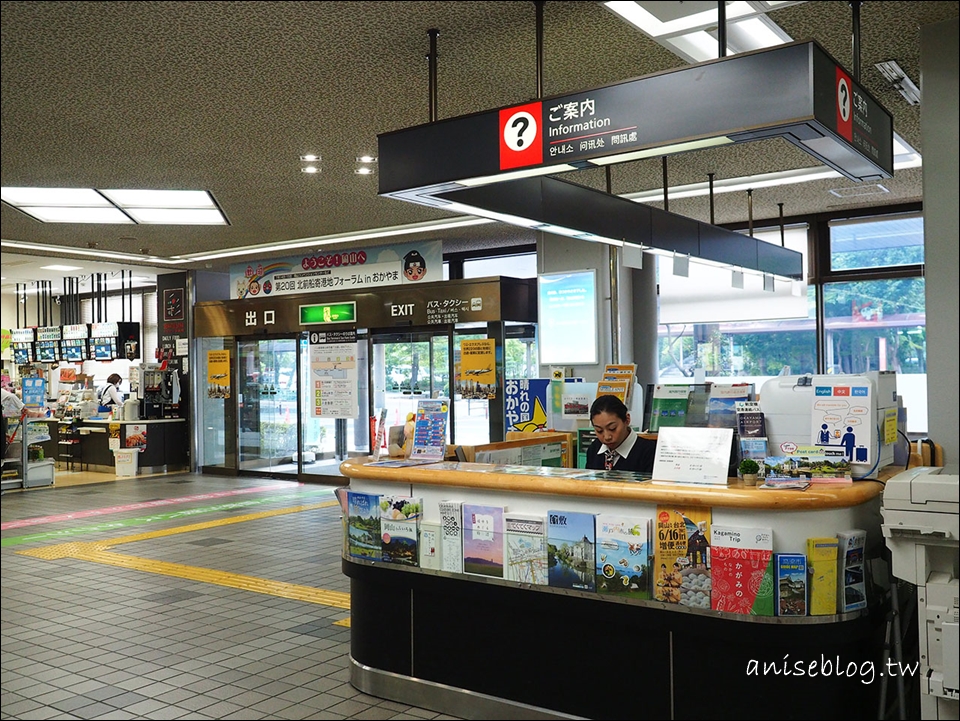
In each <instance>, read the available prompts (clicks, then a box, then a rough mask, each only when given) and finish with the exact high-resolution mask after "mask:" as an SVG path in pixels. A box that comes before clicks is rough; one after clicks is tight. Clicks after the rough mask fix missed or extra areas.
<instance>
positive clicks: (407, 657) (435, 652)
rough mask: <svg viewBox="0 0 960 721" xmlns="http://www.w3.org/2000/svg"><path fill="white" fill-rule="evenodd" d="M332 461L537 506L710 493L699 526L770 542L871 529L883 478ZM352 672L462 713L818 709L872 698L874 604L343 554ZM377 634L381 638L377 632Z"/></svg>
mask: <svg viewBox="0 0 960 721" xmlns="http://www.w3.org/2000/svg"><path fill="white" fill-rule="evenodd" d="M367 460H369V459H361V458H357V459H351V460H348V461H345V462H344V463H343V464H341V467H340V468H341V472H342V473H343V475H344V476H346V477H348V478H349V479H350V490H351V491H353V492H359V493H370V494H379V495H410V496H415V497H420V498H422V499H423V500H422V503H423V519H424V520H425V521H433V520H435V519H436V518H437V517H438V513H439V511H438V506H439V503H440V502H441V501H450V500H453V501H460V502H463V503H475V504H487V505H492V506H504V507H505V508H506V509H507V510H509V511H510V512H518V513H531V514H538V515H545V514H546V512H547V511H548V510H551V509H553V510H557V509H565V510H568V511H580V512H586V513H592V514H600V513H610V514H619V515H626V516H629V515H639V516H647V517H652V516H653V515H654V514H655V513H656V512H657V509H658V508H661V509H662V508H664V507H671V508H683V507H690V506H696V507H700V508H709V509H710V512H711V516H712V523H713V524H714V525H726V526H740V527H754V528H757V527H768V528H769V527H772V528H773V529H774V552H776V553H795V552H800V553H803V551H804V549H805V546H806V539H807V538H810V537H813V536H835V535H836V534H837V533H838V532H840V531H845V530H848V529H852V528H862V529H865V530H867V532H868V541H867V555H868V556H869V555H871V551H872V550H873V549H878V548H879V547H880V545H881V544H882V535H881V533H880V522H881V519H880V512H879V511H880V502H881V495H882V490H883V485H882V481H883V480H885V479H886V478H887V477H891V476H892V475H895V473H896V472H897V471H898V470H900V469H890V468H888V469H885V470H884V471H883V472H882V473H881V474H880V475H881V478H880V481H881V482H876V481H860V482H856V483H853V484H850V485H845V486H835V485H831V486H823V487H811V488H809V489H807V490H806V491H794V490H782V491H781V490H761V489H758V488H756V487H746V486H743V485H742V484H740V483H739V482H738V481H737V480H736V479H731V482H730V484H729V485H727V486H711V487H707V486H694V485H689V484H671V483H661V482H657V481H645V482H629V481H627V482H624V481H614V480H609V481H608V480H578V479H571V478H565V477H562V476H552V475H551V474H550V473H549V472H546V473H545V472H543V469H539V468H533V467H531V469H530V473H529V474H524V473H522V472H516V469H513V471H514V472H509V473H507V472H501V471H500V470H498V467H497V466H493V465H489V464H475V463H438V464H433V465H425V466H417V467H400V468H386V467H371V466H365V465H364V463H365V462H366V461H367ZM342 565H343V570H344V573H345V574H346V575H347V576H349V577H350V579H351V609H350V610H351V618H350V623H351V661H352V666H351V683H352V684H353V685H354V686H355V687H356V688H358V689H359V690H361V691H363V692H365V693H369V694H371V695H374V696H378V697H382V698H388V699H392V700H396V701H400V702H407V703H414V702H415V703H416V704H417V705H420V706H425V707H427V708H432V709H434V710H437V711H439V712H442V713H448V714H451V715H456V716H461V717H463V718H571V717H574V718H578V717H579V718H597V719H602V718H610V719H612V718H624V717H625V716H624V714H625V713H626V714H627V716H626V717H628V718H651V719H653V718H675V719H703V718H714V719H717V718H738V719H742V718H778V719H789V718H833V717H851V718H852V717H856V716H858V715H862V713H863V709H864V708H876V707H877V704H878V703H879V689H880V686H881V682H880V679H881V675H880V674H881V671H882V670H884V669H881V661H882V641H883V621H884V618H883V613H882V612H881V609H879V608H870V609H868V610H866V611H855V612H852V613H845V614H837V615H829V616H795V617H780V616H772V617H761V616H746V615H739V614H731V613H724V612H720V611H712V610H709V609H703V610H701V609H694V608H689V607H686V606H679V605H675V604H668V603H664V602H660V601H653V600H649V601H648V600H633V599H622V598H618V597H615V596H611V595H607V594H597V593H593V592H590V591H579V590H572V589H560V588H554V587H550V586H540V585H531V584H524V583H519V582H513V581H506V580H502V579H499V578H496V579H494V578H489V577H486V576H478V575H469V574H454V573H446V572H443V571H439V570H432V569H423V568H417V567H412V566H400V565H397V564H392V563H387V562H382V561H369V560H364V559H359V558H354V557H351V556H349V555H347V554H346V553H344V556H343V561H342ZM384 639H389V643H385V642H384Z"/></svg>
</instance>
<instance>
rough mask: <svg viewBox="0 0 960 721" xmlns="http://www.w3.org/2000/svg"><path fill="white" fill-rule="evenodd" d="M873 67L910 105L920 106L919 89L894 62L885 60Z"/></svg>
mask: <svg viewBox="0 0 960 721" xmlns="http://www.w3.org/2000/svg"><path fill="white" fill-rule="evenodd" d="M874 67H875V68H876V69H877V70H879V71H880V74H881V75H883V77H884V78H885V79H886V80H887V82H888V83H890V84H891V85H892V86H893V87H894V88H896V89H897V91H898V92H899V93H900V94H901V95H902V96H903V99H904V100H906V101H907V102H908V103H909V104H910V105H919V104H920V88H918V87H917V86H916V85H915V84H914V82H913V81H912V80H911V79H910V78H909V77H907V74H906V73H905V72H904V70H903V68H901V67H900V65H898V64H897V61H896V60H887V61H885V62H882V63H877V64H876V65H874Z"/></svg>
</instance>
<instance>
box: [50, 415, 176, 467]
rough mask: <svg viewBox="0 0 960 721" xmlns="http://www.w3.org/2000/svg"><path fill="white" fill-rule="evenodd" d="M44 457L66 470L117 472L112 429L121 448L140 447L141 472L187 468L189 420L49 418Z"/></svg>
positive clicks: (117, 444)
mask: <svg viewBox="0 0 960 721" xmlns="http://www.w3.org/2000/svg"><path fill="white" fill-rule="evenodd" d="M46 423H47V424H48V425H49V426H50V441H48V442H47V443H45V444H44V450H45V456H46V457H47V458H54V459H55V460H57V461H60V462H61V463H62V464H64V466H65V467H66V468H67V469H76V470H89V471H100V472H103V473H114V472H115V461H114V449H113V448H111V444H110V437H111V432H112V433H113V434H114V436H115V438H116V442H115V443H114V445H115V446H116V447H117V448H118V449H129V448H139V449H140V456H139V459H138V465H139V473H165V472H171V471H182V470H187V469H188V468H189V465H190V459H189V453H188V451H189V447H190V444H189V440H188V438H187V422H186V420H185V419H183V418H164V419H158V420H141V421H112V420H94V419H87V420H79V419H74V420H57V419H48V420H47V421H46Z"/></svg>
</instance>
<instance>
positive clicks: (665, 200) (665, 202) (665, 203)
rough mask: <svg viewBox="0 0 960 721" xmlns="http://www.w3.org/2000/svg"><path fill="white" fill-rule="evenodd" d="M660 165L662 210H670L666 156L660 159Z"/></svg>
mask: <svg viewBox="0 0 960 721" xmlns="http://www.w3.org/2000/svg"><path fill="white" fill-rule="evenodd" d="M660 165H661V168H662V170H663V209H664V210H667V211H669V210H670V197H669V196H668V194H667V156H666V155H664V156H662V157H661V158H660Z"/></svg>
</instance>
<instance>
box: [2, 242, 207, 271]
mask: <svg viewBox="0 0 960 721" xmlns="http://www.w3.org/2000/svg"><path fill="white" fill-rule="evenodd" d="M8 249H10V250H12V249H19V250H28V251H30V252H31V253H33V254H34V255H45V254H47V253H62V254H65V255H79V256H82V257H84V258H97V259H99V260H106V261H109V260H120V261H136V262H138V263H142V262H143V256H142V255H136V254H134V253H115V252H107V251H104V250H87V249H86V248H73V247H70V246H64V245H47V244H45V243H27V242H24V241H20V240H0V250H8ZM150 262H151V263H153V264H163V265H180V264H181V263H187V262H189V261H188V260H181V259H179V258H174V259H170V258H160V257H157V256H152V257H151V258H150Z"/></svg>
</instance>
